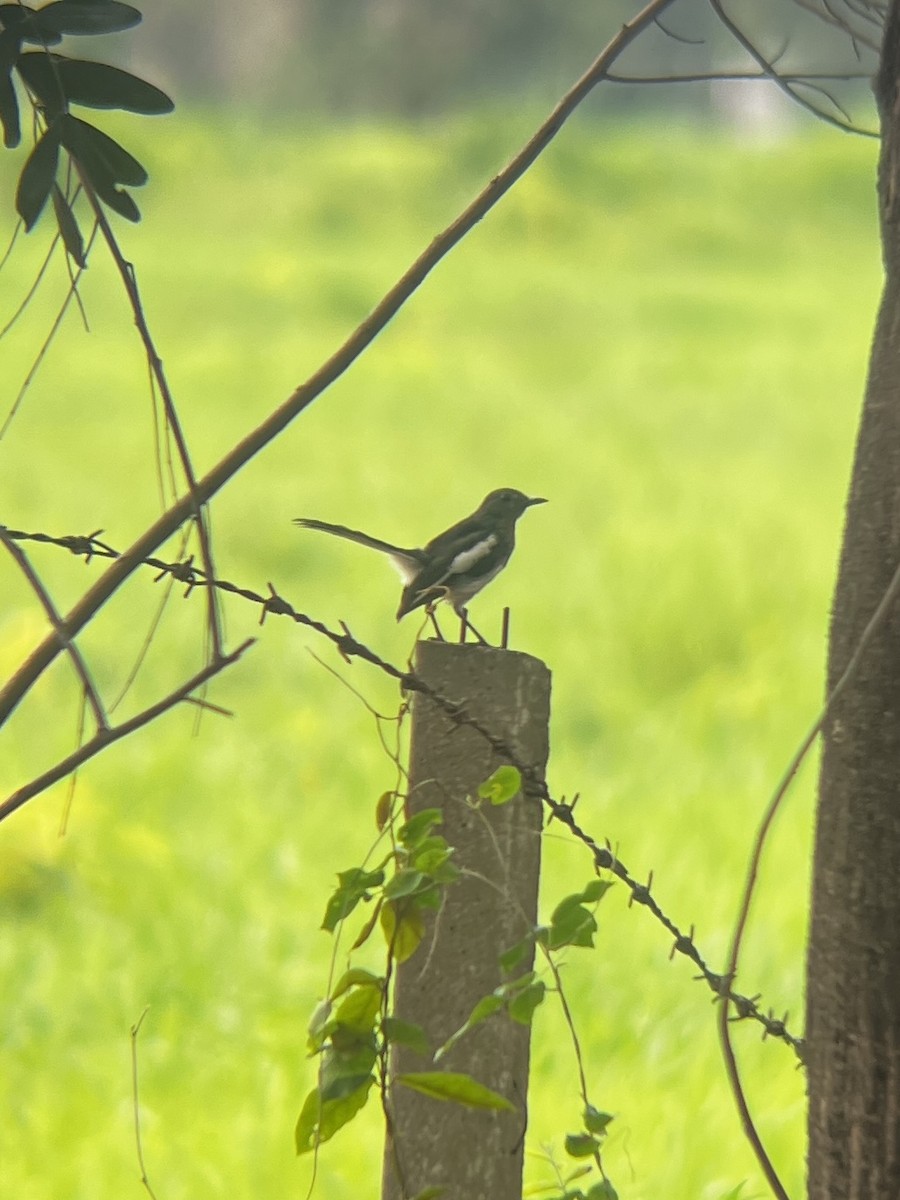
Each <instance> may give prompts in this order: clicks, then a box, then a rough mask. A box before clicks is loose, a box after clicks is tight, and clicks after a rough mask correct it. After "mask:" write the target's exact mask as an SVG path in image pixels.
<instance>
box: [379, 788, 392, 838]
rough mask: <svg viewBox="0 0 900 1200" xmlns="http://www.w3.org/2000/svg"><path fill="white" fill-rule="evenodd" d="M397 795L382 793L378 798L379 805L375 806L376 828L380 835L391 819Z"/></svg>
mask: <svg viewBox="0 0 900 1200" xmlns="http://www.w3.org/2000/svg"><path fill="white" fill-rule="evenodd" d="M396 795H397V793H396V792H382V793H381V795H380V796H379V797H378V803H377V804H376V805H375V827H376V829H377V830H378V832H379V833H381V831H382V830H383V829H384V828H385V826H386V825H387V823H388V821H389V820H390V819H391V809H392V808H393V807H394V797H395V796H396Z"/></svg>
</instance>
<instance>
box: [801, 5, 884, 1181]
mask: <svg viewBox="0 0 900 1200" xmlns="http://www.w3.org/2000/svg"><path fill="white" fill-rule="evenodd" d="M875 83H876V94H877V98H878V104H879V109H880V113H881V123H882V152H881V161H880V166H879V175H878V205H879V215H880V219H881V236H882V245H883V255H884V266H885V284H884V292H883V295H882V301H881V308H880V311H879V314H878V321H877V324H876V329H875V338H874V342H873V346H872V355H871V361H870V367H869V378H868V382H867V387H866V396H865V402H864V405H863V412H862V419H861V424H860V430H859V437H858V442H857V447H856V459H855V463H854V468H853V476H852V480H851V486H850V496H849V500H848V504H847V516H846V527H845V530H844V542H843V547H842V551H841V560H840V567H839V572H838V580H837V586H836V590H835V596H834V605H833V612H832V623H831V640H830V647H829V662H828V683H829V690H830V689H831V688H833V687H834V685H835V683H836V682H837V681H838V679H839V678H840V677H841V675H842V673H843V671H844V670H845V668H846V666H847V664H848V662H849V661H850V658H851V656H852V654H853V651H854V649H855V647H856V645H857V644H858V642H859V639H860V636H861V634H862V632H863V629H864V628H865V626H866V624H867V622H868V621H869V619H870V618H871V616H872V614H873V612H874V611H875V609H876V608H877V606H878V603H879V601H880V600H881V599H882V597H883V596H884V594H885V592H886V590H887V589H888V587H889V586H890V584H891V580H892V578H893V576H894V574H895V572H896V571H897V568H898V564H900V0H892V2H891V5H890V10H889V12H888V16H887V21H886V25H885V34H884V46H883V50H882V61H881V67H880V71H879V74H878V77H877V79H876V81H875ZM835 302H836V303H840V297H835ZM823 740H824V747H823V759H822V771H821V777H820V787H819V808H818V819H817V830H816V849H815V863H814V872H813V892H812V927H811V933H810V945H809V958H808V976H807V1040H808V1064H809V1197H810V1200H863V1198H864V1200H897V1197H900V605H898V604H892V605H891V607H890V608H889V609H888V611H887V614H886V617H885V619H884V621H883V622H882V624H881V626H880V628H878V630H877V632H876V633H875V634H874V637H873V638H872V641H871V642H870V643H869V645H868V648H867V650H866V651H865V653H864V655H863V657H862V659H861V660H860V663H859V665H858V669H857V671H856V673H855V675H854V676H853V678H852V680H851V681H850V683H849V685H848V686H847V687H846V688H845V689H844V691H843V692H842V694H841V696H840V698H839V699H838V701H837V702H836V703H835V705H834V707H833V711H832V712H831V714H830V718H829V720H828V722H827V723H826V726H825V729H824V731H823Z"/></svg>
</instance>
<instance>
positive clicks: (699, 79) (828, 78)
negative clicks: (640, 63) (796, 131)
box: [606, 71, 872, 84]
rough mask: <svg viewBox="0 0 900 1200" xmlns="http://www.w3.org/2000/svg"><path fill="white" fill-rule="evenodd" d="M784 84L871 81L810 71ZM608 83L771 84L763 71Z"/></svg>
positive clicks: (615, 78)
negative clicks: (763, 81)
mask: <svg viewBox="0 0 900 1200" xmlns="http://www.w3.org/2000/svg"><path fill="white" fill-rule="evenodd" d="M781 78H782V79H783V80H784V81H785V83H790V84H801V83H817V82H823V83H828V82H834V83H846V82H848V81H850V80H853V79H871V78H872V72H871V71H837V72H832V71H810V72H804V73H803V74H797V75H795V74H791V73H786V72H782V74H781ZM606 79H607V82H609V83H639V84H647V83H743V82H752V81H754V80H755V81H759V80H761V79H762V80H766V81H767V82H771V80H772V76H771V75H769V74H768V73H767V72H764V71H696V72H694V73H693V74H690V75H617V74H613V73H612V72H611V73H610V74H609V75H607V76H606Z"/></svg>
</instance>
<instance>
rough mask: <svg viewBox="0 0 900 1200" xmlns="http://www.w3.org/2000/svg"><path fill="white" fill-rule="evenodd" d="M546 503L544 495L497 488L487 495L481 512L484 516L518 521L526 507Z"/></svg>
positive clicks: (482, 503)
mask: <svg viewBox="0 0 900 1200" xmlns="http://www.w3.org/2000/svg"><path fill="white" fill-rule="evenodd" d="M546 503H547V501H546V500H545V499H544V498H543V496H526V495H525V493H524V492H520V491H518V490H517V489H516V488H497V490H496V491H495V492H491V493H490V494H489V495H487V496H485V498H484V500H482V502H481V508H480V509H479V512H480V513H481V515H482V516H486V517H492V518H494V519H496V520H503V519H507V520H512V521H517V520H518V519H519V517H521V515H522V513H523V512H524V511H525V509H526V508H530V507H531V506H532V504H546Z"/></svg>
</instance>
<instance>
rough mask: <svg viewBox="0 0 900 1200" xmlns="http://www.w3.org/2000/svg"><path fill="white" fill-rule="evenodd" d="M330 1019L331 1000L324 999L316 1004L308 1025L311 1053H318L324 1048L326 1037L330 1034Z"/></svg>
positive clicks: (307, 1041)
mask: <svg viewBox="0 0 900 1200" xmlns="http://www.w3.org/2000/svg"><path fill="white" fill-rule="evenodd" d="M330 1019H331V1001H330V1000H323V1001H322V1002H321V1003H320V1004H317V1005H316V1007H315V1010H314V1012H313V1015H312V1016H311V1017H310V1019H309V1025H308V1026H307V1032H308V1034H309V1036H308V1037H307V1039H306V1045H307V1049H308V1050H309V1052H310V1054H317V1053H318V1052H319V1050H321V1049H322V1046H323V1045H324V1043H325V1039H326V1037H327V1036H328V1022H329V1020H330Z"/></svg>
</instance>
